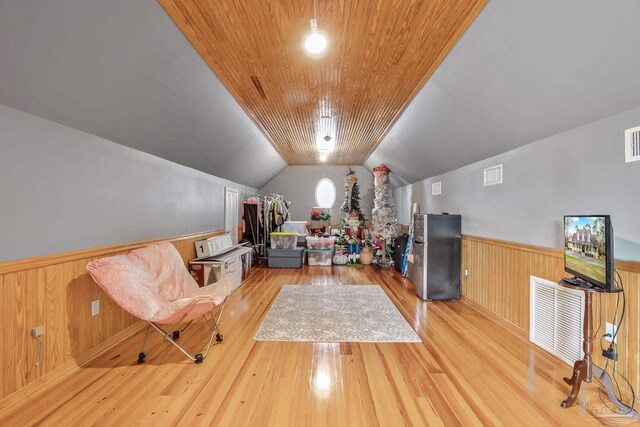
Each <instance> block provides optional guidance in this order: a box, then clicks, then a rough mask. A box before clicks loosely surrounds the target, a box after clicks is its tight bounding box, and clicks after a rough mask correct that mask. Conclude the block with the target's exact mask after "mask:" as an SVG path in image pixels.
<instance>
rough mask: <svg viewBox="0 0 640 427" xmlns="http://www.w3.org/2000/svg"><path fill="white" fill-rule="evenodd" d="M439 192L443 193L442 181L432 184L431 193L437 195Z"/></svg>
mask: <svg viewBox="0 0 640 427" xmlns="http://www.w3.org/2000/svg"><path fill="white" fill-rule="evenodd" d="M438 194H442V181H438V182H434V183H433V184H431V195H432V196H437V195H438Z"/></svg>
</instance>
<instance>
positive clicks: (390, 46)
mask: <svg viewBox="0 0 640 427" xmlns="http://www.w3.org/2000/svg"><path fill="white" fill-rule="evenodd" d="M158 1H159V3H160V4H161V5H162V6H163V7H164V9H165V10H166V11H167V13H168V14H169V16H170V17H171V18H172V19H173V21H174V22H175V23H176V25H177V26H178V27H179V28H180V29H181V30H182V32H183V33H184V34H185V36H186V37H187V38H188V39H189V41H190V42H191V44H192V45H193V46H194V47H195V49H196V50H197V51H198V52H199V53H200V55H201V56H202V58H203V59H204V60H205V62H207V64H208V65H209V66H210V67H211V69H212V70H213V72H214V73H215V74H216V75H217V77H218V78H219V79H220V80H221V81H222V83H223V84H224V85H225V86H226V87H227V89H229V91H230V92H231V93H232V94H233V96H234V97H235V98H236V99H237V100H238V102H239V103H240V105H241V106H242V107H243V108H244V109H245V111H246V112H247V114H249V116H250V117H251V118H252V119H253V121H254V122H255V123H256V124H257V125H258V127H259V128H260V129H261V130H262V131H263V132H264V134H265V135H266V136H267V138H268V139H269V140H270V141H271V143H272V144H273V146H274V147H275V148H276V150H277V151H278V152H279V153H280V154H281V155H282V157H283V158H284V159H285V161H286V162H287V163H288V164H290V165H304V164H317V163H319V156H318V153H317V141H318V140H320V139H322V138H323V137H325V136H326V135H328V136H330V137H331V138H332V139H333V141H334V142H335V149H334V151H333V153H331V155H330V156H329V158H328V160H327V163H329V164H351V165H359V164H362V163H363V162H364V161H365V160H366V159H367V158H368V157H369V155H370V154H371V152H372V151H373V150H374V149H375V148H376V146H377V145H378V144H379V143H380V141H381V140H382V138H383V137H384V135H385V134H386V132H387V131H388V130H389V129H390V128H391V126H392V125H393V124H394V122H395V120H396V119H397V118H398V117H399V116H400V114H401V113H402V112H403V111H404V109H405V108H406V107H407V105H408V104H409V103H410V102H411V100H412V99H413V97H414V96H415V95H416V94H417V93H418V91H419V90H420V89H421V88H422V86H423V85H424V84H425V83H426V81H427V80H428V78H429V77H430V76H431V75H432V74H433V72H434V71H435V70H436V68H437V67H438V65H439V64H440V63H441V61H442V60H443V59H444V57H445V56H446V55H447V53H448V52H449V51H450V50H451V49H452V48H453V46H454V45H455V43H456V42H457V40H458V39H459V38H460V36H461V35H462V34H463V33H464V31H465V30H466V29H467V27H468V26H469V25H470V24H471V22H472V21H473V20H474V19H475V17H476V16H477V15H478V13H479V12H480V10H481V9H482V8H483V7H484V5H485V4H486V2H487V0H429V1H420V0H413V1H408V0H407V1H402V0H317V6H316V11H317V12H316V13H317V20H318V28H319V30H320V31H322V32H324V33H325V34H326V35H327V36H328V39H329V45H328V47H327V49H326V51H325V52H324V54H323V55H322V56H320V57H310V56H309V55H307V54H306V53H305V51H304V48H303V39H304V37H305V36H306V34H307V33H308V31H309V20H310V19H311V18H312V17H313V2H312V0H304V1H302V0H286V1H284V0H283V1H267V0H158Z"/></svg>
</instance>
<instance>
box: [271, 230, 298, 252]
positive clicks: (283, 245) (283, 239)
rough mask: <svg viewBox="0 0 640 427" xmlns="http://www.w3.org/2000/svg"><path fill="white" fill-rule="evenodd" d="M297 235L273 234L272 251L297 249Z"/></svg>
mask: <svg viewBox="0 0 640 427" xmlns="http://www.w3.org/2000/svg"><path fill="white" fill-rule="evenodd" d="M297 240H298V234H297V233H271V249H295V248H296V247H297Z"/></svg>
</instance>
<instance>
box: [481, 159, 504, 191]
mask: <svg viewBox="0 0 640 427" xmlns="http://www.w3.org/2000/svg"><path fill="white" fill-rule="evenodd" d="M496 184H502V165H501V164H500V165H497V166H491V167H490V168H486V169H485V170H484V185H485V186H487V185H496Z"/></svg>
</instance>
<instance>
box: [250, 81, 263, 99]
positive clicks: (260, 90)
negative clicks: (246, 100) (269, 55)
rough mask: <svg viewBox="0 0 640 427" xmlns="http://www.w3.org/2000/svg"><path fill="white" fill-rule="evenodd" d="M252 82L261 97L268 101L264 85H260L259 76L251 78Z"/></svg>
mask: <svg viewBox="0 0 640 427" xmlns="http://www.w3.org/2000/svg"><path fill="white" fill-rule="evenodd" d="M251 81H252V82H253V85H254V86H255V87H256V90H257V91H258V93H259V94H260V96H261V97H263V98H264V99H267V94H266V93H265V92H264V88H263V87H262V83H260V79H259V78H258V76H251Z"/></svg>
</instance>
